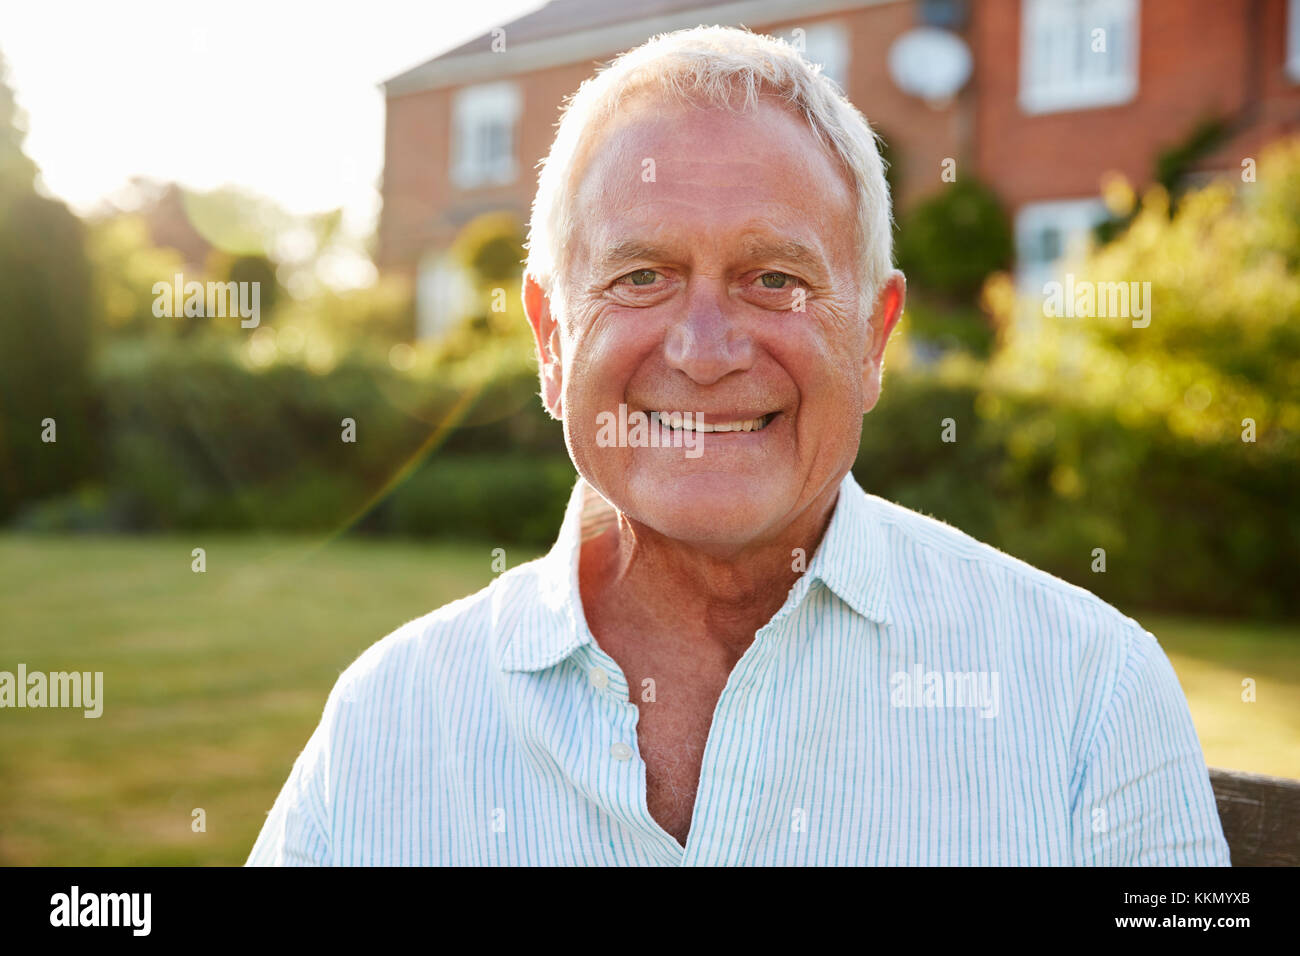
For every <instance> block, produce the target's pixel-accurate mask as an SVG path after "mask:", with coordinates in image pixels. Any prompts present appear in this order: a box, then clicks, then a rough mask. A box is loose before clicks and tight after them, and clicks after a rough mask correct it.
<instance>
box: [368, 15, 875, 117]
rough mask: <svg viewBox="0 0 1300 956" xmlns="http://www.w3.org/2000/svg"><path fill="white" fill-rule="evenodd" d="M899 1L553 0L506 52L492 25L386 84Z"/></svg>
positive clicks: (515, 23) (551, 61) (423, 85)
mask: <svg viewBox="0 0 1300 956" xmlns="http://www.w3.org/2000/svg"><path fill="white" fill-rule="evenodd" d="M893 2H900V0H730V2H717V0H712V2H711V0H638V2H637V3H635V4H632V3H610V2H609V0H551V2H550V3H548V4H546V6H544V7H541V8H540V9H538V10H534V11H533V12H531V13H528V14H525V15H524V16H522V17H520V18H518V19H517V20H511V21H509V22H508V23H506V24H504V25H503V28H504V30H505V41H506V52H505V54H504V55H503V54H501V53H494V52H493V51H492V40H493V34H492V30H487V31H485V32H484V33H482V34H480V35H479V36H477V37H475V38H474V39H472V40H469V41H468V42H466V43H462V44H461V45H460V46H457V47H455V48H453V49H451V50H448V51H446V52H445V53H441V54H439V55H438V56H436V57H434V58H433V59H431V60H427V61H425V62H424V63H421V64H420V65H419V66H416V67H413V68H412V69H409V70H406V71H405V72H403V73H399V74H398V75H397V76H394V77H392V78H391V79H389V80H386V81H385V82H384V84H383V86H384V90H385V92H386V93H387V94H388V95H389V96H394V95H400V94H402V93H411V92H415V91H417V90H424V89H433V88H436V87H440V86H455V85H460V84H462V83H469V82H477V81H480V80H484V79H495V78H500V77H502V76H507V75H511V74H516V73H523V72H527V71H529V70H537V69H543V68H545V67H548V66H556V65H560V64H563V63H579V62H583V61H587V60H594V59H597V58H600V57H605V56H612V55H614V54H616V53H620V52H622V51H623V50H626V49H630V48H632V47H633V46H636V45H637V44H639V43H641V42H643V41H645V40H646V39H648V38H649V37H651V36H654V35H655V34H657V33H664V32H668V31H671V30H681V29H685V28H688V27H692V26H699V25H700V24H702V23H720V24H729V25H733V26H739V25H744V26H750V27H754V26H759V25H763V24H767V23H777V22H780V21H782V20H791V19H794V18H796V17H811V16H819V15H822V14H825V13H832V12H836V11H840V10H849V9H855V8H858V7H867V6H874V5H876V4H879V3H893ZM494 29H495V28H494Z"/></svg>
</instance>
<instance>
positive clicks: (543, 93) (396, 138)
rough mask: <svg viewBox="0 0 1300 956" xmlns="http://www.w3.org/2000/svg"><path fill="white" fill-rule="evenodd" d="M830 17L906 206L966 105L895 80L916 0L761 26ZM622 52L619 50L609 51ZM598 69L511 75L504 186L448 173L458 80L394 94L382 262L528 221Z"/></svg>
mask: <svg viewBox="0 0 1300 956" xmlns="http://www.w3.org/2000/svg"><path fill="white" fill-rule="evenodd" d="M826 20H835V21H841V22H843V23H844V24H845V26H846V27H847V28H848V29H849V31H850V44H851V46H850V62H849V90H848V91H847V92H848V94H849V98H850V99H851V100H853V102H854V103H855V104H857V106H858V108H859V109H861V110H862V112H863V114H864V115H865V116H866V117H867V119H868V120H869V121H871V123H872V125H873V126H875V127H876V128H877V130H879V131H881V132H882V133H884V134H886V135H887V136H888V137H889V138H890V141H891V143H892V145H893V147H894V151H895V165H896V167H897V169H898V173H899V178H900V184H901V195H900V197H898V198H897V202H898V203H899V204H900V205H903V206H906V205H907V204H908V203H910V202H912V201H914V200H915V198H916V197H917V196H919V195H923V194H925V193H927V192H930V191H933V190H934V189H936V188H938V187H939V186H940V185H941V181H940V179H939V171H940V163H941V161H942V160H943V159H944V158H945V157H948V156H954V157H957V156H960V155H961V154H960V153H959V152H958V147H957V143H958V141H959V139H960V136H959V127H958V111H957V109H955V108H953V107H947V108H944V109H937V110H936V109H931V108H930V107H928V106H926V105H925V104H924V103H922V102H920V101H919V100H916V99H914V98H912V97H910V96H906V95H905V94H903V93H901V92H900V91H899V90H898V89H897V87H895V86H894V83H893V81H892V80H891V79H890V78H889V74H888V70H887V67H886V55H887V52H888V49H889V45H890V43H892V42H893V40H894V38H895V37H897V36H898V34H900V33H901V32H903V31H904V30H906V29H908V28H909V27H911V26H914V25H915V22H916V20H915V10H914V8H913V6H912V5H911V4H910V3H885V4H881V5H879V6H872V7H867V8H865V9H861V10H856V11H851V12H848V13H841V14H834V15H830V16H822V17H811V18H803V19H799V18H795V19H791V20H787V21H782V22H778V23H770V24H764V25H762V26H761V29H763V30H767V31H771V32H786V31H788V30H790V29H793V28H794V27H798V26H802V27H805V28H807V27H809V26H811V25H812V24H814V23H818V22H823V21H826ZM759 28H760V27H758V26H755V27H754V29H759ZM613 55H615V51H611V52H610V54H609V56H610V57H612V56H613ZM594 69H595V62H594V61H593V62H590V63H582V64H571V65H567V66H560V67H555V68H551V69H545V70H538V71H533V72H530V73H525V74H520V75H516V76H511V77H509V79H512V80H515V81H516V82H518V83H519V85H520V88H521V90H522V93H523V111H522V119H521V121H520V125H519V129H518V130H517V136H518V139H517V148H518V151H519V152H518V159H519V170H520V175H519V178H518V179H517V180H516V181H515V182H514V183H513V184H511V185H509V186H502V187H495V188H487V189H472V190H460V189H457V188H456V187H455V186H454V185H453V184H452V182H451V180H450V178H449V164H450V144H449V143H448V141H447V136H448V132H449V130H450V123H451V102H452V98H453V96H454V94H455V88H450V89H438V90H430V91H426V92H419V93H409V94H405V95H401V96H393V97H390V98H389V99H388V112H387V132H386V140H385V168H384V182H383V200H384V206H383V216H382V219H381V223H380V231H379V239H380V248H379V261H380V265H381V266H382V267H384V268H387V269H390V270H402V271H410V270H412V269H413V268H414V267H415V265H416V263H417V262H418V259H419V256H420V254H421V253H422V252H423V251H424V250H425V249H428V248H439V247H443V246H445V245H446V244H447V243H449V242H450V241H451V239H452V237H453V236H454V235H455V233H456V230H457V228H458V226H459V225H460V224H461V223H462V222H464V221H466V220H467V219H468V218H472V216H473V214H474V212H475V211H477V210H480V209H486V208H488V207H496V208H509V209H514V210H516V211H517V212H518V214H519V216H520V218H521V221H522V220H526V218H527V215H528V211H529V207H530V204H531V202H532V198H533V193H534V191H535V189H536V185H537V173H536V168H535V167H536V164H537V163H538V162H539V161H540V160H541V159H542V157H544V156H545V155H546V153H547V151H548V150H549V149H550V145H551V140H552V138H553V136H554V134H555V123H556V121H557V120H558V119H559V107H560V103H561V100H562V99H563V98H564V97H565V96H567V95H568V94H570V93H572V92H573V91H574V90H576V89H577V87H578V85H579V84H580V83H581V82H582V81H583V80H584V79H586V78H587V77H588V76H590V75H591V74H592V72H594Z"/></svg>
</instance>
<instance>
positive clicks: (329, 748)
mask: <svg viewBox="0 0 1300 956" xmlns="http://www.w3.org/2000/svg"><path fill="white" fill-rule="evenodd" d="M588 493H590V494H594V492H590V491H589V490H588V489H587V486H586V485H585V483H584V482H582V481H581V480H579V481H578V483H577V485H576V486H575V488H574V494H573V497H572V499H571V500H570V503H569V508H568V511H567V513H566V516H565V520H564V525H563V527H562V529H561V532H560V536H559V539H558V541H557V543H556V545H555V547H554V548H553V549H552V550H551V552H550V553H549V554H548V555H547V556H545V557H544V558H541V559H538V560H537V561H533V562H530V563H529V564H526V565H523V566H521V567H518V568H515V569H513V570H511V571H508V572H506V573H505V574H503V575H501V576H500V577H499V578H497V580H495V581H494V582H493V583H492V584H491V585H490V586H489V587H487V588H485V589H484V590H482V591H480V592H479V593H477V594H474V595H472V596H470V597H467V598H464V599H462V600H459V601H456V602H454V603H452V604H449V605H447V606H446V607H443V608H441V609H439V610H437V611H435V612H433V613H432V614H429V615H427V616H425V617H422V618H420V619H418V620H415V621H412V622H410V623H409V624H407V625H406V626H404V627H402V628H400V629H399V630H397V631H395V632H394V633H393V634H391V635H389V636H388V637H386V638H384V639H383V640H382V641H379V642H378V643H377V644H375V645H373V646H372V647H371V648H370V649H369V650H367V651H366V652H365V653H363V654H362V655H361V656H360V658H358V659H357V661H356V662H355V663H354V664H353V665H352V666H351V667H349V668H348V669H347V671H346V672H345V673H344V674H343V675H342V676H341V677H340V678H339V681H338V683H337V684H336V685H335V687H334V690H333V692H332V693H331V694H330V697H329V700H328V702H327V703H326V705H325V711H324V715H323V717H322V719H321V723H320V725H319V726H318V727H317V729H316V731H315V733H314V734H313V735H312V736H311V739H310V740H309V741H308V743H307V746H306V748H305V749H304V750H303V752H302V753H301V754H300V755H299V757H298V759H297V761H296V763H295V764H294V767H293V771H292V773H291V774H290V776H289V780H288V782H287V783H286V784H285V786H284V788H283V790H282V791H281V793H280V795H279V797H278V799H277V800H276V802H275V805H274V807H273V808H272V810H271V813H270V816H269V818H268V819H267V821H266V824H265V826H264V828H263V829H262V832H261V835H260V836H259V837H258V840H257V843H256V845H255V846H254V847H253V851H252V854H251V855H250V857H249V860H248V863H249V864H250V865H274V864H308V865H310V864H320V865H329V864H333V865H371V864H374V865H416V864H462V865H498V864H510V865H566V864H567V865H611V866H622V865H666V866H677V865H823V864H829V865H840V864H864V865H891V866H892V865H1005V864H1017V865H1118V866H1131V865H1227V864H1228V847H1227V844H1226V842H1225V841H1224V838H1223V833H1222V830H1221V828H1220V825H1219V818H1218V814H1217V812H1216V810H1215V804H1214V797H1213V793H1212V791H1211V789H1210V784H1209V779H1208V776H1207V773H1206V768H1205V764H1204V760H1203V757H1202V754H1201V749H1200V743H1199V741H1198V739H1197V736H1196V731H1195V729H1194V728H1193V726H1192V721H1191V717H1190V714H1189V712H1188V708H1187V703H1186V701H1185V699H1184V697H1183V694H1182V691H1181V689H1180V688H1179V685H1178V680H1177V678H1176V677H1175V675H1174V672H1173V669H1172V668H1171V666H1170V664H1169V661H1168V659H1167V658H1166V656H1165V654H1164V653H1163V651H1161V649H1160V647H1159V645H1158V644H1157V643H1156V640H1155V638H1154V637H1153V636H1152V635H1151V634H1150V633H1148V632H1147V631H1145V630H1144V629H1143V628H1142V627H1141V626H1140V625H1138V624H1137V623H1136V622H1135V621H1134V620H1132V619H1131V618H1128V617H1126V616H1124V615H1123V614H1121V613H1120V612H1119V611H1117V610H1115V609H1114V608H1112V607H1110V606H1109V605H1107V604H1105V603H1104V602H1102V601H1101V600H1099V599H1098V598H1096V597H1094V596H1093V595H1091V594H1089V593H1088V592H1086V591H1084V590H1082V589H1080V588H1077V587H1074V586H1073V585H1070V584H1067V583H1065V582H1063V581H1061V580H1059V579H1057V578H1054V577H1052V576H1050V575H1048V574H1045V573H1043V572H1041V571H1038V570H1036V569H1034V568H1032V567H1030V566H1029V565H1026V564H1024V563H1023V562H1021V561H1018V560H1016V559H1014V558H1012V557H1009V556H1008V555H1005V554H1003V553H1001V552H999V551H997V550H996V549H994V548H991V547H988V546H987V545H984V544H980V543H979V542H977V541H975V540H973V539H971V538H969V537H968V536H966V535H964V534H962V533H961V532H959V531H957V530H955V529H953V528H951V527H949V526H947V525H945V524H942V523H940V522H938V521H934V520H932V519H929V518H926V517H924V516H922V515H919V514H916V513H915V512H912V511H908V510H907V509H905V508H902V507H900V506H898V505H895V504H891V503H889V502H886V501H884V500H882V499H880V498H877V497H874V496H871V495H867V494H865V493H864V492H863V491H862V489H861V488H860V487H858V485H857V483H856V482H855V481H854V479H853V477H852V475H849V476H846V477H845V479H844V483H843V485H842V487H841V490H840V497H839V502H838V505H837V507H836V510H835V513H834V515H833V517H832V519H831V522H830V524H829V525H828V528H827V531H826V535H825V537H824V539H823V541H822V544H821V546H820V547H819V548H818V550H817V552H816V554H815V555H814V556H813V558H812V560H811V561H810V562H809V567H808V571H807V573H805V574H804V575H803V576H802V577H801V578H800V579H799V581H798V583H797V584H796V585H795V587H794V588H793V589H792V590H791V592H790V595H789V598H788V600H787V601H786V603H785V605H784V606H783V607H782V609H781V610H780V611H779V612H778V613H777V614H776V616H775V617H773V619H772V620H771V621H770V622H769V623H768V624H767V625H766V626H765V627H764V628H763V629H762V630H760V631H759V632H758V634H757V635H756V638H755V641H754V643H753V645H752V646H751V647H750V648H749V649H748V650H747V651H746V653H745V654H744V655H743V656H742V658H741V659H740V661H739V662H738V663H737V665H736V667H735V669H734V671H733V672H732V674H731V676H730V679H729V680H728V682H727V685H726V688H725V689H724V691H723V693H722V696H721V698H720V699H719V701H718V704H717V709H716V711H715V714H714V719H713V725H712V728H711V731H710V734H709V740H708V744H707V747H706V751H705V755H704V764H703V770H702V773H701V778H700V784H699V790H698V793H697V797H696V802H695V808H694V815H693V818H692V823H691V830H690V836H689V839H688V840H687V844H686V847H685V848H683V847H681V846H679V845H678V844H677V842H676V841H675V840H673V838H672V837H670V836H669V835H668V834H667V833H666V832H665V831H663V830H662V829H661V828H660V827H659V826H658V824H657V823H655V821H654V820H653V818H651V816H650V814H649V811H648V810H647V809H646V798H645V794H646V784H645V765H644V764H643V763H642V762H641V760H640V757H639V755H638V752H637V735H636V724H637V717H638V712H637V707H636V705H635V704H634V703H633V702H632V698H630V697H629V688H628V685H627V682H626V680H625V679H624V677H623V674H622V672H621V670H620V669H619V667H618V665H617V664H616V663H615V662H614V660H613V659H612V658H611V657H609V655H607V654H606V653H605V652H604V651H602V650H601V648H600V647H599V646H598V645H597V643H596V642H595V640H594V639H593V638H592V635H591V633H590V631H589V630H588V628H587V625H586V622H585V618H584V616H583V613H582V607H581V603H580V600H579V598H578V589H577V558H578V552H579V547H580V541H581V534H582V524H583V496H584V494H588ZM594 668H600V669H601V670H603V671H604V672H605V674H606V675H608V681H601V680H595V681H593V680H592V679H591V675H592V672H593V669H594ZM926 672H935V673H937V674H940V675H942V674H944V673H946V672H952V673H975V674H983V675H985V676H986V677H991V676H992V675H996V680H997V688H998V695H997V703H996V716H981V710H980V709H979V708H977V707H969V706H962V707H943V706H924V703H925V700H924V699H923V698H921V697H920V696H919V695H917V696H912V697H909V696H907V695H903V696H902V697H900V696H899V695H898V694H897V693H895V692H894V690H893V688H894V687H895V686H896V685H897V683H898V682H899V678H898V677H897V675H899V674H924V673H926ZM602 685H603V686H602ZM640 691H641V688H640V687H636V688H633V689H632V693H636V694H639V693H640ZM917 703H920V704H922V706H909V705H910V704H917ZM986 712H987V709H986ZM619 745H623V746H622V747H620V746H619ZM620 758H622V759H620Z"/></svg>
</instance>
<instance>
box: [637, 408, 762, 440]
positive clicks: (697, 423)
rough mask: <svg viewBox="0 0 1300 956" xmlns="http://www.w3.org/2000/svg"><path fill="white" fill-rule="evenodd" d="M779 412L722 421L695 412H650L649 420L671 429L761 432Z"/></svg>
mask: <svg viewBox="0 0 1300 956" xmlns="http://www.w3.org/2000/svg"><path fill="white" fill-rule="evenodd" d="M779 414H781V413H780V412H769V413H768V414H766V415H760V416H759V417H758V418H745V419H737V420H734V421H722V422H704V421H701V418H702V417H703V416H701V415H700V414H698V413H696V412H685V413H683V412H667V411H663V412H651V413H650V422H651V424H652V425H656V426H659V427H662V428H668V429H672V430H673V431H691V432H699V433H701V434H703V433H713V432H761V431H762V430H763V429H764V428H766V427H767V426H768V425H770V424H771V423H772V420H773V419H774V418H776V416H777V415H779Z"/></svg>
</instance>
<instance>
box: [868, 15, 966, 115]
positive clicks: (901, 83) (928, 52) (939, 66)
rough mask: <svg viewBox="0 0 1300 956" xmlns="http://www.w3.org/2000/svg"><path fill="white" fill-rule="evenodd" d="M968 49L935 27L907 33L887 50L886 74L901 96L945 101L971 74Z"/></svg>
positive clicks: (947, 32) (963, 43) (959, 40)
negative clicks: (887, 67)
mask: <svg viewBox="0 0 1300 956" xmlns="http://www.w3.org/2000/svg"><path fill="white" fill-rule="evenodd" d="M971 65H972V61H971V55H970V49H969V48H968V47H967V46H966V43H965V41H963V40H962V38H961V37H959V36H957V34H955V33H950V32H949V31H947V30H939V29H936V28H935V27H916V28H914V29H911V30H908V31H907V32H906V33H904V34H903V35H902V36H900V37H899V38H898V39H897V40H895V41H894V43H893V45H892V46H891V47H890V48H889V75H890V76H892V77H893V79H894V83H895V84H896V85H897V86H898V88H899V89H900V90H902V91H903V92H904V93H910V94H911V95H912V96H919V97H920V98H921V99H923V100H927V101H929V102H935V101H942V100H946V99H948V97H950V96H952V95H953V94H954V93H956V92H957V91H958V90H960V89H961V88H962V87H963V86H964V85H965V84H966V81H967V80H968V79H970V73H971Z"/></svg>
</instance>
